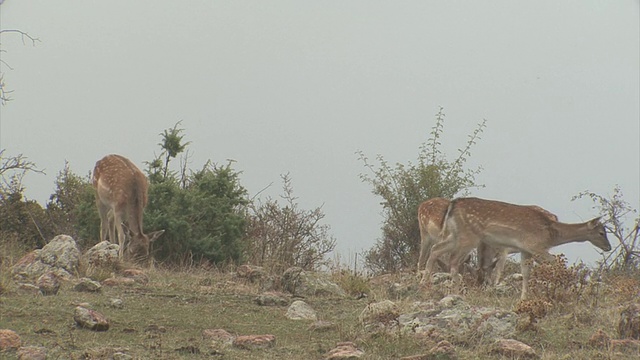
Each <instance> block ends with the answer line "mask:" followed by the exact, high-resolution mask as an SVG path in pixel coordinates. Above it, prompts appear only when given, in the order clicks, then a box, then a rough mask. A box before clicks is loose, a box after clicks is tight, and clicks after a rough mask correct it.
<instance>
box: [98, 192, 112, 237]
mask: <svg viewBox="0 0 640 360" xmlns="http://www.w3.org/2000/svg"><path fill="white" fill-rule="evenodd" d="M97 205H98V214H99V215H100V241H105V240H107V233H108V232H109V228H110V223H109V212H110V207H109V206H106V205H105V204H103V203H102V202H101V201H100V200H98V201H97ZM109 241H111V242H113V241H114V239H113V238H109Z"/></svg>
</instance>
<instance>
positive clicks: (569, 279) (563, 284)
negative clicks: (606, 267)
mask: <svg viewBox="0 0 640 360" xmlns="http://www.w3.org/2000/svg"><path fill="white" fill-rule="evenodd" d="M590 279H591V270H589V269H588V268H587V267H586V266H585V265H584V264H583V263H580V264H574V265H571V266H569V267H567V258H566V257H565V256H564V255H563V254H560V255H556V257H555V260H554V261H552V262H543V263H540V264H538V265H536V266H535V267H533V271H532V274H531V277H530V279H529V289H530V292H531V294H532V295H533V297H537V298H540V299H543V300H546V301H551V302H553V303H566V302H570V301H571V300H573V299H580V298H581V297H582V296H583V294H584V292H585V290H586V289H587V285H588V284H589V280H590Z"/></svg>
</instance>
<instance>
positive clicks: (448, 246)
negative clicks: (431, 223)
mask: <svg viewBox="0 0 640 360" xmlns="http://www.w3.org/2000/svg"><path fill="white" fill-rule="evenodd" d="M455 245H456V244H455V242H454V239H453V238H452V237H448V238H447V239H446V240H445V241H442V242H439V243H437V244H435V245H433V247H432V248H431V254H430V255H429V258H428V259H427V266H426V270H425V273H424V275H423V276H422V280H421V282H424V281H425V280H426V277H427V276H428V275H429V274H431V273H432V272H433V269H434V266H435V263H436V261H437V260H438V258H439V257H440V256H442V255H444V254H446V253H448V252H451V251H452V250H453V249H454V248H455Z"/></svg>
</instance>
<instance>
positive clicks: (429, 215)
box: [418, 197, 449, 276]
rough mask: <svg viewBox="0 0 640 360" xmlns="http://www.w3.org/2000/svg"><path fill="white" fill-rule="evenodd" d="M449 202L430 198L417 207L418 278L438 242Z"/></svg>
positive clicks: (443, 199)
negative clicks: (418, 233)
mask: <svg viewBox="0 0 640 360" xmlns="http://www.w3.org/2000/svg"><path fill="white" fill-rule="evenodd" d="M448 207H449V200H448V199H445V198H439V197H438V198H431V199H429V200H426V201H423V202H422V203H421V204H420V206H419V207H418V225H419V227H420V257H418V276H420V274H421V271H422V269H423V266H424V263H425V262H426V261H427V257H428V256H429V252H430V251H431V247H432V246H433V244H435V243H436V242H438V241H439V239H440V232H441V231H442V223H443V222H444V216H445V215H446V214H447V208H448Z"/></svg>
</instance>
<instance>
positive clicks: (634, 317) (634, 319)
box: [618, 304, 640, 340]
mask: <svg viewBox="0 0 640 360" xmlns="http://www.w3.org/2000/svg"><path fill="white" fill-rule="evenodd" d="M618 335H620V338H621V339H635V340H640V304H631V305H629V306H627V308H625V309H624V310H622V312H621V313H620V321H618Z"/></svg>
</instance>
